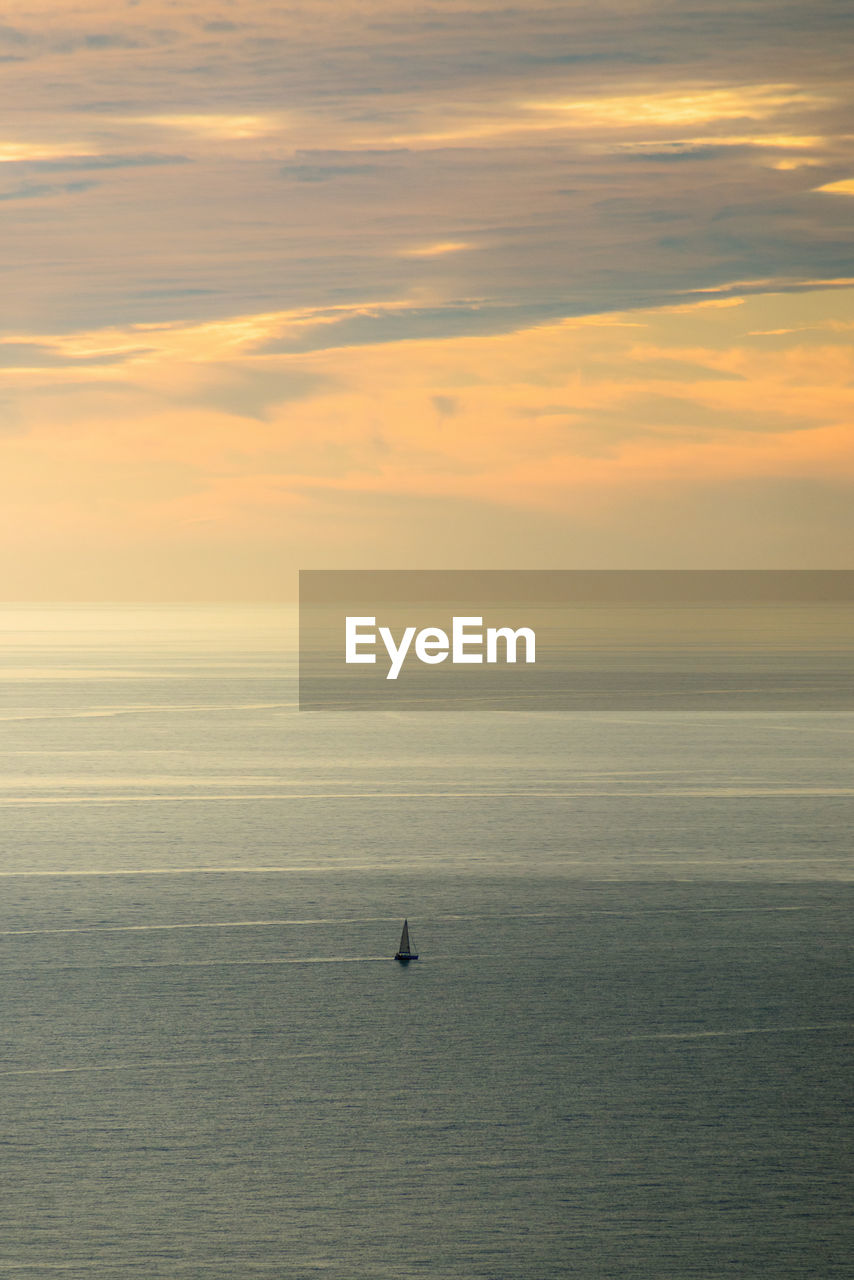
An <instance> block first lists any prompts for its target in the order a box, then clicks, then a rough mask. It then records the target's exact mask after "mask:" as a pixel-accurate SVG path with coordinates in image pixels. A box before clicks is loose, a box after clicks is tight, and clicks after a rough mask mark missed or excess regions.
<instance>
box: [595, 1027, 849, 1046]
mask: <svg viewBox="0 0 854 1280" xmlns="http://www.w3.org/2000/svg"><path fill="white" fill-rule="evenodd" d="M852 1027H854V1022H806V1023H797V1024H795V1025H793V1026H786V1027H725V1028H722V1029H720V1030H715V1031H639V1032H635V1033H633V1034H631V1035H625V1036H591V1039H592V1040H595V1041H596V1042H597V1043H607V1044H617V1043H625V1042H627V1041H632V1040H714V1039H726V1038H727V1037H729V1036H781V1035H792V1034H796V1033H799V1032H802V1031H847V1030H850V1029H851V1028H852Z"/></svg>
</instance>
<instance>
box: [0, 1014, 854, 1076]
mask: <svg viewBox="0 0 854 1280" xmlns="http://www.w3.org/2000/svg"><path fill="white" fill-rule="evenodd" d="M852 1027H854V1022H816V1023H804V1024H798V1025H795V1026H785V1027H733V1028H729V1029H726V1030H718V1031H660V1032H659V1031H655V1032H649V1033H643V1032H641V1033H638V1034H636V1035H628V1036H589V1037H584V1039H586V1040H592V1041H595V1042H596V1043H608V1044H614V1043H621V1042H625V1041H634V1040H695V1039H713V1038H724V1037H727V1036H744V1035H791V1034H793V1033H799V1032H804V1031H840V1030H849V1029H850V1028H852ZM326 1057H328V1054H327V1053H326V1052H325V1051H324V1050H316V1051H315V1050H309V1051H308V1052H302V1053H291V1054H286V1055H273V1054H252V1055H248V1056H238V1057H224V1058H177V1059H176V1058H160V1059H153V1060H146V1061H138V1062H113V1063H100V1064H97V1065H93V1064H92V1063H86V1064H83V1065H78V1066H66V1067H12V1068H9V1069H6V1070H0V1077H4V1076H58V1075H82V1074H86V1073H100V1072H118V1071H168V1070H172V1071H182V1070H186V1069H192V1068H196V1067H222V1066H234V1065H241V1064H243V1063H249V1062H283V1061H292V1060H294V1059H297V1058H299V1059H300V1060H303V1059H309V1058H326Z"/></svg>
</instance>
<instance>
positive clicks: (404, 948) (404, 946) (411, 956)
mask: <svg viewBox="0 0 854 1280" xmlns="http://www.w3.org/2000/svg"><path fill="white" fill-rule="evenodd" d="M394 958H395V960H399V961H400V963H401V964H409V961H410V960H417V959H418V952H417V951H413V950H412V947H411V945H410V942H409V921H408V920H404V922H403V932H402V933H401V935H400V946H399V947H398V949H397V955H396V956H395V957H394Z"/></svg>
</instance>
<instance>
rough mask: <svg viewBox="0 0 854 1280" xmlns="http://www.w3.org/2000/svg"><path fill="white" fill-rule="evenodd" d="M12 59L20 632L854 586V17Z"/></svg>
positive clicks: (93, 14)
mask: <svg viewBox="0 0 854 1280" xmlns="http://www.w3.org/2000/svg"><path fill="white" fill-rule="evenodd" d="M20 13H21V17H20V19H18V18H17V17H13V18H12V19H9V20H8V22H7V24H6V25H0V73H2V85H3V114H2V132H0V206H2V209H0V213H2V217H3V221H4V230H3V235H2V238H0V254H2V258H3V266H4V278H5V288H4V290H3V303H2V307H3V319H2V331H1V332H0V449H2V454H0V458H2V461H0V548H2V549H1V550H0V597H2V598H4V599H6V600H74V599H79V600H132V599H143V600H229V599H242V600H252V599H258V600H277V599H287V598H289V597H291V596H292V595H293V592H294V587H295V572H296V570H297V569H298V568H301V567H302V568H382V567H388V568H403V567H418V568H429V567H445V566H447V567H454V566H458V567H471V568H480V567H484V568H528V567H530V568H536V567H545V568H582V567H592V568H608V567H625V568H642V567H662V568H668V567H698V568H709V567H749V568H761V567H768V568H774V567H780V568H784V567H785V568H807V567H828V568H832V567H850V566H851V563H852V548H854V448H852V421H854V355H852V343H851V340H852V336H854V256H852V241H854V236H852V226H854V119H852V112H851V105H852V96H854V83H852V77H851V72H850V66H851V48H852V35H854V11H853V10H852V8H851V6H850V5H845V4H840V3H836V2H834V0H815V3H809V4H807V3H790V2H786V0H725V2H723V3H713V4H712V3H708V4H707V3H700V2H698V0H672V2H671V3H666V2H664V0H614V2H613V3H610V4H607V5H606V4H595V5H594V4H589V3H576V2H574V0H559V2H557V3H545V2H544V3H534V2H532V3H522V4H512V3H511V4H492V3H477V0H472V2H470V3H462V2H457V0H437V2H436V3H433V4H427V5H425V6H419V7H417V9H416V7H415V6H413V5H412V4H411V3H405V4H404V3H402V2H400V3H397V2H395V0H362V2H360V3H358V4H356V3H347V2H346V0H335V2H329V0H311V2H310V3H302V2H301V0H298V2H297V3H294V4H290V3H289V4H282V5H276V4H270V3H264V4H258V3H253V0H241V2H240V3H239V4H238V3H233V4H230V3H214V2H213V0H211V2H208V3H202V2H200V0H174V2H173V3H159V2H151V3H149V2H148V0H132V2H131V3H128V4H121V3H115V2H111V3H80V4H78V3H75V2H74V0H66V2H64V3H56V2H54V3H45V2H44V0H31V2H30V3H28V5H27V6H26V7H22V8H21V10H20Z"/></svg>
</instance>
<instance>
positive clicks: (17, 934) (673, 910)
mask: <svg viewBox="0 0 854 1280" xmlns="http://www.w3.org/2000/svg"><path fill="white" fill-rule="evenodd" d="M0 874H2V873H0ZM75 874H76V873H75ZM823 910H825V908H822V907H812V906H782V907H636V908H630V907H626V908H624V909H622V910H621V909H619V908H606V907H591V908H589V909H586V910H585V909H584V908H581V909H579V910H576V911H514V912H504V913H498V914H492V915H484V914H481V913H478V914H475V913H469V914H466V915H459V914H455V915H446V914H443V915H433V916H431V917H430V918H431V919H432V920H436V921H438V920H456V921H469V920H485V921H489V920H496V921H499V920H566V919H575V918H578V917H579V916H618V917H619V916H633V917H634V916H647V915H686V914H687V915H746V914H754V913H759V912H768V911H823ZM399 919H400V917H399V916H323V917H320V916H319V917H316V918H311V919H289V920H203V921H198V920H194V921H185V922H179V923H175V924H97V925H72V926H66V927H63V928H52V929H0V938H28V937H31V936H33V935H42V934H66V933H87V934H91V933H157V932H168V931H174V930H182V929H264V928H268V927H269V928H280V927H288V926H301V925H327V924H333V925H339V924H388V923H391V922H395V921H399Z"/></svg>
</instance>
